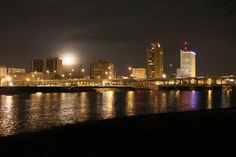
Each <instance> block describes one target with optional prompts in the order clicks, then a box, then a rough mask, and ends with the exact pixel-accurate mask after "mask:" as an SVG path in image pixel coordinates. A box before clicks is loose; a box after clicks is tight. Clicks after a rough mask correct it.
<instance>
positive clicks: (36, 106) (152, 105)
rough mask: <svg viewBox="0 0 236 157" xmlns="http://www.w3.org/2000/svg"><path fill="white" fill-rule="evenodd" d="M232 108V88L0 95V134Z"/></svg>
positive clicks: (235, 97)
mask: <svg viewBox="0 0 236 157" xmlns="http://www.w3.org/2000/svg"><path fill="white" fill-rule="evenodd" d="M232 107H236V91H225V92H222V91H212V90H208V91H125V90H122V91H100V92H80V93H33V94H17V95H0V136H8V135H13V134H18V133H20V132H25V131H37V130H41V129H45V128H50V127H53V126H60V125H66V124H73V123H78V122H84V121H88V120H99V119H109V118H115V117H124V116H131V115H142V114H148V113H163V112H181V111H192V110H199V109H201V110H202V109H216V108H232Z"/></svg>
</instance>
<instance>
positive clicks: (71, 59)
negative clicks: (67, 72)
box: [62, 54, 77, 65]
mask: <svg viewBox="0 0 236 157" xmlns="http://www.w3.org/2000/svg"><path fill="white" fill-rule="evenodd" d="M62 64H63V65H75V64H77V58H76V57H75V56H72V55H69V54H67V55H64V56H62Z"/></svg>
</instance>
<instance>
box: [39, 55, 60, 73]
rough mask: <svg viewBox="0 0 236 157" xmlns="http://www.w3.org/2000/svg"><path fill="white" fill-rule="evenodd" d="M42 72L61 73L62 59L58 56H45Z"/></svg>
mask: <svg viewBox="0 0 236 157" xmlns="http://www.w3.org/2000/svg"><path fill="white" fill-rule="evenodd" d="M43 72H44V73H48V72H49V73H55V74H58V75H61V74H62V60H61V59H59V58H58V57H52V58H45V59H44V60H43Z"/></svg>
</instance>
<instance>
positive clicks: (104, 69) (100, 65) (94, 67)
mask: <svg viewBox="0 0 236 157" xmlns="http://www.w3.org/2000/svg"><path fill="white" fill-rule="evenodd" d="M114 77H115V66H114V64H113V63H110V62H107V61H102V60H97V61H94V62H93V63H91V64H90V78H91V79H113V78H114Z"/></svg>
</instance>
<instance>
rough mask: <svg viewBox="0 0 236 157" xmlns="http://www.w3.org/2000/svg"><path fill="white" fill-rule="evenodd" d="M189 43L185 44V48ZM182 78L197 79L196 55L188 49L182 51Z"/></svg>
mask: <svg viewBox="0 0 236 157" xmlns="http://www.w3.org/2000/svg"><path fill="white" fill-rule="evenodd" d="M186 45H187V42H185V46H186ZM180 76H181V77H196V54H195V53H194V52H192V51H188V50H187V47H185V49H184V50H180Z"/></svg>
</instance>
